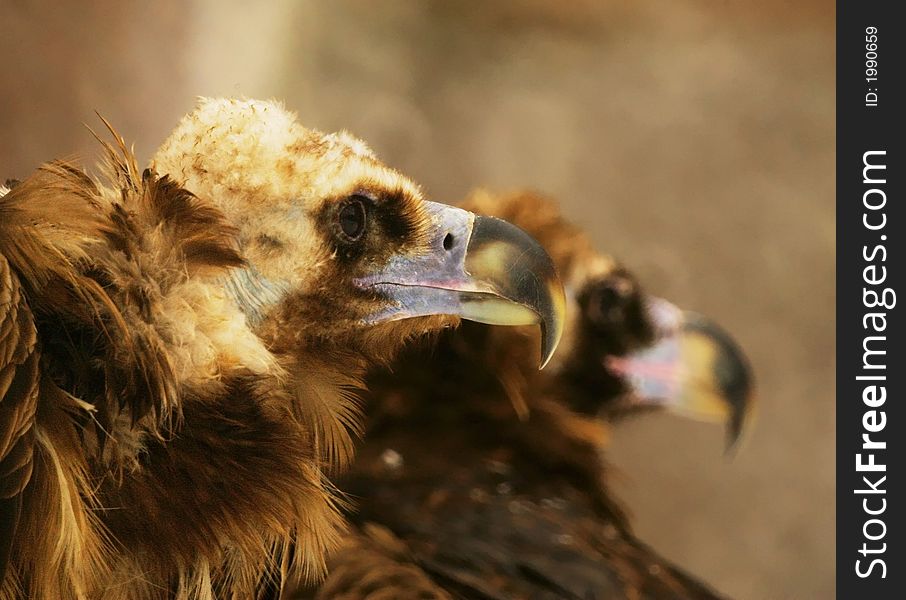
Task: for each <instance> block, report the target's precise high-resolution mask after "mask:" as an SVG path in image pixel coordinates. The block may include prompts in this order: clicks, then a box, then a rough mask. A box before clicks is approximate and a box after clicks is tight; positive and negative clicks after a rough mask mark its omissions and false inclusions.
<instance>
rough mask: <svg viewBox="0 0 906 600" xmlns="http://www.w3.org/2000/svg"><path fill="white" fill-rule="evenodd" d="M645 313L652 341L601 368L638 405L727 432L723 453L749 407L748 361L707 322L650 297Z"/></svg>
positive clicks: (607, 360)
mask: <svg viewBox="0 0 906 600" xmlns="http://www.w3.org/2000/svg"><path fill="white" fill-rule="evenodd" d="M647 310H648V313H649V316H650V318H651V321H652V323H653V324H654V329H655V335H656V338H655V341H654V342H653V343H652V344H651V345H649V346H647V347H645V348H642V349H640V350H637V351H635V352H631V353H629V354H627V355H625V356H620V357H616V356H608V357H606V358H605V360H604V362H605V366H606V367H607V368H608V369H609V370H610V371H611V372H613V373H615V374H617V375H619V376H621V377H623V378H624V379H626V380H627V381H628V382H629V385H630V388H631V390H632V396H633V398H632V399H631V400H630V401H631V403H633V404H635V405H637V406H640V407H646V406H661V407H664V408H667V409H668V410H672V411H674V412H677V413H680V414H683V415H686V416H690V417H692V418H696V419H700V420H704V421H716V422H723V423H725V424H726V427H727V450H730V449H732V448H733V447H734V446H735V445H736V443H737V442H738V440H739V438H740V435H741V434H742V432H743V429H744V428H745V425H746V424H747V422H748V421H749V420H750V415H751V413H752V409H753V407H754V389H753V388H754V386H753V378H752V371H751V367H750V366H749V362H748V359H747V358H746V356H745V354H743V352H742V350H740V348H739V347H738V346H737V345H736V342H734V341H733V339H732V338H731V337H730V336H729V334H727V333H726V332H725V331H724V330H723V329H721V328H720V327H718V326H717V325H716V324H715V323H714V322H713V321H710V320H709V319H707V318H705V317H703V316H701V315H698V314H696V313H691V312H686V311H683V310H680V309H679V308H677V307H676V306H674V305H673V304H670V303H669V302H667V301H666V300H661V299H660V298H650V299H649V300H648V303H647Z"/></svg>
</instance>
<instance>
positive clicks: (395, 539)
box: [309, 192, 754, 600]
mask: <svg viewBox="0 0 906 600" xmlns="http://www.w3.org/2000/svg"><path fill="white" fill-rule="evenodd" d="M465 206H467V207H468V208H469V209H470V210H473V211H475V212H476V213H477V214H486V215H494V216H498V217H501V218H505V219H508V220H510V221H512V222H514V223H518V224H519V225H520V226H521V227H522V228H523V229H525V230H526V231H528V232H530V233H531V234H532V235H533V236H534V237H535V238H536V239H538V240H539V241H540V242H541V243H542V245H543V246H544V247H545V248H546V249H547V250H548V251H549V253H550V254H551V256H552V257H553V258H554V261H555V263H556V265H557V268H558V271H559V272H560V274H561V276H562V278H563V281H564V283H565V286H566V291H567V298H568V299H569V302H568V310H567V315H568V319H567V324H566V327H565V330H564V336H563V341H562V342H561V347H560V351H559V353H558V354H557V355H556V356H555V357H554V359H553V360H552V361H551V363H550V364H549V365H548V368H547V369H546V370H543V371H540V372H539V371H538V370H537V368H535V367H536V365H537V363H538V351H537V345H538V344H537V340H536V334H535V333H534V332H532V331H530V330H526V329H522V328H507V329H503V328H498V329H480V328H475V327H470V326H469V325H468V324H463V326H462V327H461V328H460V329H458V330H456V331H454V332H447V333H445V334H443V335H442V336H441V338H440V340H438V342H437V344H436V346H432V347H428V348H419V347H418V346H416V347H413V348H411V349H410V351H408V352H405V353H404V354H403V355H402V356H401V357H400V360H399V361H398V362H396V363H394V364H393V366H392V367H391V369H390V371H389V372H376V373H375V374H374V375H373V376H372V377H371V378H370V379H369V385H368V388H369V393H368V395H367V398H366V405H365V410H366V415H367V428H366V434H365V438H364V439H365V441H364V444H363V446H362V448H361V451H360V452H359V456H358V458H357V461H356V463H355V464H354V465H353V467H352V469H351V471H350V472H349V474H348V475H346V476H345V477H344V478H343V480H342V481H343V483H341V487H343V488H344V489H348V490H350V492H351V493H352V494H353V495H354V498H355V500H354V504H355V506H356V510H355V511H354V513H353V514H352V515H351V517H350V518H351V520H352V521H353V522H354V523H355V524H356V526H357V527H356V529H355V530H354V533H353V534H352V535H351V536H350V537H349V538H348V539H347V541H346V543H345V545H344V547H343V548H342V549H341V550H340V551H338V552H337V553H336V554H335V555H334V557H333V558H332V560H331V563H330V564H331V569H330V572H329V574H328V578H327V581H326V582H325V583H324V584H323V586H322V587H321V588H320V589H319V590H317V591H316V592H314V591H309V594H311V595H315V596H316V597H318V598H349V599H362V600H364V599H374V598H424V597H456V598H533V599H534V598H583V599H588V598H651V599H653V598H664V599H670V598H716V597H717V595H716V594H715V592H712V591H711V590H710V589H709V588H708V587H707V586H706V585H705V584H703V583H701V582H700V581H698V580H697V579H696V578H695V577H693V576H692V575H690V574H688V573H684V572H683V571H682V570H678V569H677V568H676V567H675V566H673V565H672V564H671V563H670V562H669V561H667V560H665V559H664V558H663V557H661V556H659V555H658V554H657V553H656V552H655V551H653V550H651V548H650V547H648V546H647V545H645V544H644V543H643V542H642V541H640V540H639V539H638V538H637V537H636V536H635V535H634V534H633V532H632V527H631V523H630V519H629V518H628V517H627V514H626V512H625V511H624V509H623V505H622V503H621V501H620V500H619V499H618V497H617V496H616V495H615V492H614V490H613V488H612V485H611V477H612V475H611V473H609V469H608V468H607V466H606V461H605V458H604V455H605V453H606V448H607V444H608V441H609V438H610V436H609V433H608V430H609V426H608V422H610V421H612V420H613V419H614V418H615V417H616V415H618V414H619V415H623V416H625V415H626V414H629V413H633V412H637V411H645V410H651V409H653V408H655V407H663V408H667V409H668V410H674V411H677V412H680V413H681V414H684V415H692V416H694V417H697V418H703V419H707V420H717V421H719V422H720V423H722V424H724V425H725V426H726V427H727V432H728V441H729V443H730V444H732V443H734V442H735V441H736V440H737V438H738V436H739V434H740V432H741V430H742V428H743V425H744V424H746V423H747V421H748V418H749V416H750V415H751V409H752V406H753V394H754V386H753V381H752V373H751V371H750V367H749V365H748V361H747V358H746V357H745V356H744V354H743V353H742V352H741V351H740V349H739V348H738V347H737V346H736V345H735V343H734V342H733V340H732V339H731V338H730V337H729V336H728V335H727V334H726V333H725V332H723V331H722V330H721V329H719V328H718V327H717V325H715V324H714V323H713V322H711V321H709V320H708V319H705V318H704V317H701V316H698V315H692V314H691V313H684V312H682V311H680V310H679V309H676V308H675V307H673V306H672V305H669V304H667V303H666V302H665V301H663V300H655V299H652V298H650V297H648V296H647V294H645V293H644V292H643V291H642V289H641V287H640V286H639V284H638V282H637V280H636V279H635V277H634V276H633V275H632V274H631V273H630V272H629V271H628V270H627V269H626V268H624V267H623V266H621V265H620V264H619V263H618V262H617V261H616V260H614V259H613V258H611V257H609V256H606V255H603V254H600V253H598V252H596V251H595V250H594V249H593V247H592V245H591V244H590V242H589V240H588V239H587V237H586V236H585V235H584V234H583V233H582V232H581V231H580V230H579V229H577V228H576V227H574V226H573V225H571V224H569V223H567V222H566V221H564V220H563V219H562V217H561V216H560V214H559V210H558V208H557V205H556V203H555V202H553V201H551V200H546V199H543V198H541V197H539V196H537V195H534V194H529V193H517V194H510V195H493V194H489V193H486V192H479V193H476V194H473V195H472V197H471V198H470V199H469V200H468V201H467V202H466V203H465ZM616 360H619V368H614V366H613V364H614V361H616ZM677 443H678V444H679V443H682V442H681V441H678V442H677ZM664 501H665V502H669V499H667V498H665V499H664ZM630 512H631V511H630ZM677 518H682V515H679V514H678V515H677Z"/></svg>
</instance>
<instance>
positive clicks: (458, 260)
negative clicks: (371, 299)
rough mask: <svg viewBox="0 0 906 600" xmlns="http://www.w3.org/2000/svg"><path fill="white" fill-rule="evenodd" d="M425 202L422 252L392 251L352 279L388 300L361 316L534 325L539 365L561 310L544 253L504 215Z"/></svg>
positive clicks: (553, 342) (556, 335)
mask: <svg viewBox="0 0 906 600" xmlns="http://www.w3.org/2000/svg"><path fill="white" fill-rule="evenodd" d="M426 205H427V208H428V211H429V213H430V214H431V217H432V229H431V236H430V243H429V246H428V251H427V252H424V253H420V254H417V255H402V254H401V255H397V256H394V257H393V258H392V259H391V260H390V261H389V262H388V263H387V264H386V265H385V266H384V267H383V268H382V269H380V270H379V271H378V272H376V273H373V274H370V275H367V276H365V277H362V278H360V279H359V280H357V282H356V283H357V284H358V285H359V286H360V287H362V288H363V289H370V290H373V291H375V292H377V293H379V294H380V295H382V296H383V297H385V298H387V299H388V300H390V304H389V306H387V307H386V308H384V309H382V310H380V311H378V312H376V313H375V314H372V315H370V316H369V317H368V318H367V319H366V322H368V323H380V322H384V321H395V320H400V319H407V318H411V317H419V316H426V315H442V314H447V315H458V316H460V317H462V318H464V319H469V320H471V321H478V322H481V323H490V324H494V325H531V324H539V325H540V326H541V333H542V336H541V337H542V340H541V345H542V349H541V366H542V367H543V366H544V365H545V364H547V361H548V360H550V357H551V356H552V355H553V353H554V350H555V349H556V347H557V343H558V342H559V341H560V335H561V334H562V332H563V323H564V319H565V311H566V299H565V296H564V292H563V286H562V284H561V283H560V278H559V277H558V276H557V271H556V269H555V267H554V264H553V261H552V260H551V258H550V256H548V254H547V252H545V250H544V249H543V248H542V247H541V246H540V244H538V242H536V241H535V240H534V239H533V238H532V237H531V236H529V235H528V234H527V233H525V232H524V231H523V230H521V229H519V228H518V227H516V226H515V225H511V224H510V223H507V222H506V221H502V220H500V219H495V218H493V217H482V216H476V215H474V214H473V213H470V212H468V211H465V210H462V209H459V208H454V207H452V206H446V205H444V204H438V203H435V202H427V203H426Z"/></svg>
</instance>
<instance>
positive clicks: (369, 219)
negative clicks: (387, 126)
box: [0, 99, 564, 600]
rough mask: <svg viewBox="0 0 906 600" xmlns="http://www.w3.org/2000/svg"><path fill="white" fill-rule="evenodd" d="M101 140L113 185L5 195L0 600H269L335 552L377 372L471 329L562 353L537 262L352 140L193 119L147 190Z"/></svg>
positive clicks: (512, 231)
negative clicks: (513, 334)
mask: <svg viewBox="0 0 906 600" xmlns="http://www.w3.org/2000/svg"><path fill="white" fill-rule="evenodd" d="M110 133H111V134H112V136H113V138H114V142H113V144H105V147H106V151H107V157H106V158H107V163H108V164H107V168H106V180H105V181H104V182H103V183H98V182H96V181H94V180H92V179H91V178H89V177H88V176H87V175H86V174H85V173H84V172H82V171H81V170H79V169H77V168H76V167H74V166H72V165H70V164H69V163H65V162H54V163H48V164H46V165H44V166H42V167H41V168H39V169H38V170H37V171H36V172H35V173H34V174H33V175H31V176H29V177H27V178H25V179H24V180H23V181H22V182H21V183H15V184H13V185H12V186H11V187H6V186H5V188H4V190H3V191H4V194H3V195H2V197H0V531H2V533H3V537H2V538H0V597H3V598H5V599H7V598H8V599H18V598H22V599H26V598H28V599H43V598H60V599H82V598H107V599H139V598H145V599H147V598H179V599H186V600H194V599H205V598H214V597H233V598H272V597H278V596H279V595H280V592H281V590H282V589H283V588H284V586H286V585H289V584H295V583H297V582H298V581H305V580H314V579H317V578H318V577H319V576H320V575H321V574H322V572H323V569H324V558H325V553H326V552H327V551H328V550H329V549H331V548H332V547H333V546H334V545H335V544H336V542H337V540H338V537H339V534H340V530H341V529H342V518H341V516H340V511H339V509H340V505H341V504H342V499H341V498H340V497H339V495H338V492H337V490H336V488H335V487H334V485H333V483H332V481H331V477H332V476H334V475H335V474H336V473H337V472H339V471H340V470H342V469H343V468H344V467H346V466H347V465H348V464H349V462H350V460H351V454H352V447H351V441H350V439H351V436H352V435H353V433H354V432H357V431H359V430H360V428H361V423H360V411H359V408H358V405H357V403H356V400H355V398H354V391H355V390H356V389H357V388H360V387H361V386H362V379H363V378H364V376H365V374H366V371H367V370H368V368H369V367H371V366H373V365H376V364H381V363H385V362H387V361H389V360H391V359H392V358H393V356H394V354H395V353H396V351H398V350H399V349H400V348H401V347H402V346H403V345H404V344H405V343H406V342H407V341H408V340H410V339H414V338H417V337H419V336H422V335H425V334H427V333H430V332H432V331H436V330H438V329H441V328H445V327H450V326H453V325H455V324H456V323H458V321H459V318H460V317H464V318H469V319H473V320H480V321H483V322H492V323H507V324H512V325H516V324H533V323H538V324H540V325H541V329H542V331H543V335H542V339H543V340H544V341H543V344H544V348H543V349H542V356H543V357H544V358H543V360H544V361H546V360H547V359H548V358H549V356H550V354H551V353H552V352H553V350H554V348H555V347H556V345H557V342H558V340H559V337H560V332H561V330H562V319H563V315H562V311H563V308H564V298H563V289H562V286H561V284H560V282H559V279H558V278H557V276H556V272H555V269H554V267H553V264H552V263H551V259H550V257H548V256H547V255H546V254H545V253H544V251H543V250H542V249H541V248H540V247H539V246H538V244H537V242H535V241H534V240H532V239H531V238H530V237H529V236H527V235H526V234H525V233H524V232H522V231H521V230H519V229H517V228H516V227H514V226H512V225H510V224H508V223H506V222H504V221H502V220H500V219H490V218H486V217H480V216H475V215H474V214H472V213H469V212H467V211H465V210H462V209H458V208H453V207H450V206H445V205H441V204H436V203H433V202H429V201H427V200H425V199H424V198H423V196H422V194H421V191H420V190H419V189H418V188H417V187H416V186H415V185H414V184H413V183H412V182H411V181H410V180H408V179H407V178H405V177H404V176H403V175H401V174H400V173H398V172H396V171H393V170H391V169H389V168H387V167H385V166H384V165H383V164H381V163H380V162H379V161H378V160H377V158H376V157H375V156H374V154H373V153H372V152H371V151H370V150H369V149H368V147H367V146H366V145H365V144H364V143H363V142H361V141H360V140H357V139H355V138H353V137H352V136H350V135H348V134H345V133H340V134H323V133H320V132H317V131H314V130H309V129H306V128H304V127H302V126H301V125H300V124H299V123H298V122H297V121H296V120H295V117H294V115H293V114H292V113H290V112H288V111H286V110H285V109H284V108H283V107H282V106H281V105H280V104H278V103H276V102H261V101H248V100H241V101H240V100H228V99H219V100H218V99H214V100H202V101H200V102H199V105H198V107H197V108H196V110H194V111H193V112H192V113H191V114H190V115H188V116H186V117H185V118H184V119H183V120H182V121H181V123H180V124H179V125H178V126H177V128H176V129H175V130H174V132H173V133H172V134H171V136H170V137H169V138H168V139H167V141H166V142H165V143H164V144H163V145H162V146H161V148H160V150H159V151H158V152H157V154H156V155H155V157H154V159H153V161H152V166H153V168H152V169H146V170H144V171H140V170H139V168H138V167H137V164H136V161H135V159H134V157H133V156H132V154H131V153H130V152H129V151H128V150H127V148H126V146H125V142H124V140H123V139H122V138H121V137H119V136H118V135H117V134H115V133H114V132H113V131H112V129H111V132H110ZM158 173H160V174H158ZM177 182H179V183H177ZM183 186H185V187H183Z"/></svg>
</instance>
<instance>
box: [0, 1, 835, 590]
mask: <svg viewBox="0 0 906 600" xmlns="http://www.w3.org/2000/svg"><path fill="white" fill-rule="evenodd" d="M835 21H836V16H835V10H834V3H833V2H831V1H830V0H802V1H800V2H796V3H790V2H787V1H785V0H764V1H762V2H758V3H754V2H713V1H708V0H633V1H631V2H630V1H625V0H614V1H610V2H600V1H597V0H577V1H575V2H568V3H565V2H547V1H541V0H499V1H497V2H474V1H473V2H456V3H451V2H447V1H445V0H424V1H422V2H410V1H409V0H384V1H382V2H379V3H377V2H370V1H369V0H334V1H332V2H319V1H317V0H273V1H271V2H267V3H264V4H262V3H256V4H250V3H247V2H242V1H240V0H185V1H183V0H179V1H177V0H160V1H158V2H153V3H125V2H116V1H114V0H89V1H87V2H80V3H60V2H54V1H52V0H8V1H4V2H0V23H3V33H2V35H0V72H2V73H3V74H4V81H5V82H8V83H9V85H8V86H7V88H8V89H7V90H6V93H4V94H0V137H2V140H3V143H0V175H2V176H3V177H18V178H20V179H21V178H23V177H24V176H25V175H27V174H28V173H30V172H32V171H33V170H34V169H35V168H36V167H37V166H38V165H39V164H40V163H41V162H43V161H45V160H46V159H47V158H49V157H53V156H69V155H70V154H71V153H73V152H78V153H79V154H80V156H81V157H82V161H81V162H83V163H85V164H89V165H90V164H91V161H92V160H93V157H94V156H95V153H96V146H95V145H96V142H95V140H94V139H93V138H92V136H91V135H90V134H89V133H88V132H87V131H86V130H85V129H83V128H80V127H77V126H73V124H76V123H81V122H88V123H93V122H95V118H94V111H95V110H97V111H99V112H100V113H101V114H103V115H105V116H106V117H107V118H108V119H110V121H111V122H112V123H114V124H115V125H116V126H117V127H118V128H119V129H120V130H121V131H122V132H123V133H125V134H126V137H127V138H128V139H129V140H130V141H132V140H135V143H136V146H135V150H136V154H137V156H138V158H139V163H140V164H147V161H148V160H149V159H150V158H151V156H152V155H153V153H154V151H155V149H156V147H157V145H158V143H159V141H160V140H162V139H164V138H165V137H166V136H167V134H168V133H169V132H170V131H171V129H172V128H173V124H174V123H175V122H176V121H177V120H178V119H179V117H181V116H182V115H183V114H185V113H186V112H187V111H189V110H190V109H191V108H192V106H193V104H194V102H195V97H196V96H198V95H205V96H237V95H245V96H249V97H253V98H272V97H273V98H281V99H284V100H285V101H286V103H287V105H288V106H291V107H293V108H294V109H297V110H298V111H299V113H300V115H301V117H302V121H303V122H304V123H306V124H309V125H312V126H315V127H317V128H318V129H321V130H323V131H337V130H340V129H348V130H350V131H352V132H354V133H355V134H356V135H357V136H359V137H361V138H363V139H365V140H367V141H368V142H369V144H370V145H371V146H372V148H374V149H375V151H376V153H377V154H378V155H379V156H381V157H382V158H383V159H384V160H385V161H386V162H387V163H388V164H390V165H392V166H394V167H396V168H398V169H400V170H401V171H403V172H404V173H406V174H408V175H410V176H412V177H413V178H414V179H415V180H416V181H418V182H419V183H421V184H422V185H423V186H424V188H425V190H427V191H428V192H430V197H431V198H432V199H434V200H438V201H441V202H454V201H457V200H459V199H462V198H464V197H465V196H466V195H467V193H468V192H469V191H470V190H471V189H473V188H474V187H475V186H476V185H486V186H489V187H490V188H491V189H502V190H509V189H516V188H517V187H518V188H521V187H529V188H532V189H537V190H541V191H543V192H544V193H546V194H550V195H551V196H553V197H554V198H556V199H557V200H558V202H559V203H560V204H561V206H562V210H563V212H564V214H565V215H566V216H567V217H568V218H569V219H570V220H571V221H573V222H576V223H578V224H580V225H581V227H582V229H583V230H584V231H586V232H587V234H588V235H589V236H590V237H591V238H592V240H593V241H594V243H595V245H596V247H597V248H600V249H604V250H607V251H608V252H610V253H612V254H614V255H617V256H619V257H620V258H621V259H622V260H623V261H624V262H625V264H627V265H630V267H631V270H632V272H633V273H634V274H635V275H636V276H637V277H638V278H639V279H640V280H641V281H643V282H644V283H645V284H646V288H647V290H648V292H649V293H651V294H653V295H656V296H659V297H663V298H669V299H671V300H672V301H674V302H676V304H677V305H679V306H683V307H694V308H695V309H696V310H699V311H701V312H702V313H703V314H706V315H708V316H710V317H712V318H714V319H715V320H716V321H717V322H719V323H721V324H722V325H723V326H725V327H726V329H727V330H728V331H731V332H732V333H733V334H734V337H736V339H738V340H739V342H740V345H741V346H742V347H743V348H745V349H746V352H747V354H748V356H749V357H750V359H751V361H752V364H753V367H754V370H755V372H756V373H757V374H758V389H759V406H760V409H759V418H758V420H757V422H756V423H755V426H754V427H752V429H751V431H750V432H749V435H748V439H747V440H746V444H745V446H744V447H743V448H741V450H742V451H739V452H736V453H735V455H734V456H733V460H727V459H726V457H725V456H724V455H723V453H721V452H718V451H715V450H716V449H717V448H719V447H720V446H721V444H722V438H723V436H724V431H723V430H722V429H721V428H718V427H713V426H709V425H707V424H702V423H699V422H697V421H694V420H691V419H680V418H676V417H675V416H674V415H673V413H671V412H669V411H652V412H649V414H648V416H647V417H646V418H644V419H641V418H640V419H628V420H624V421H623V422H622V423H621V424H620V427H616V428H613V429H612V430H611V434H612V436H613V442H612V443H611V444H610V445H609V448H608V460H609V462H610V464H611V465H612V466H611V473H618V474H619V476H618V477H612V478H611V486H612V487H613V489H614V491H615V492H616V495H617V496H618V497H620V498H621V499H622V500H623V501H624V502H625V504H626V505H627V506H631V507H632V513H633V517H634V518H633V527H634V530H635V531H636V532H637V533H638V534H639V537H641V538H642V539H644V540H645V541H646V542H647V543H649V544H650V545H651V546H653V547H654V548H656V549H657V550H658V552H659V554H661V555H662V556H664V557H666V558H668V559H669V560H671V561H672V562H674V563H676V564H679V565H682V566H683V567H684V568H685V569H687V570H688V571H689V572H691V573H694V574H696V575H697V576H700V577H702V578H703V579H704V580H705V581H707V582H709V583H710V584H713V585H714V587H715V588H716V589H718V590H721V591H722V592H725V593H727V594H728V595H730V596H732V597H738V598H833V597H834V593H835V592H834V579H835V578H834V574H835V571H836V561H835V554H834V553H835V550H834V548H835V544H834V541H835V538H834V535H835V534H834V518H835V512H836V509H835V507H836V504H835V502H836V500H835V492H834V489H835V487H834V486H835V477H836V468H835V466H834V465H833V462H832V461H830V460H828V457H829V456H832V455H833V453H834V448H835V438H834V432H835V430H836V423H835V419H836V412H835V411H834V410H833V398H834V392H835V390H834V375H833V373H834V366H835V360H836V359H835V352H834V336H835V333H834V330H833V328H829V327H827V323H829V322H831V321H832V320H833V319H834V314H835V301H834V293H835V292H834V289H835V287H834V286H835V278H834V245H835V221H834V219H835V216H834V215H835V213H834V203H833V198H834V178H833V173H834V168H835V166H834V165H835V143H834V140H835V133H834V132H835V129H834V128H835V115H836V102H835V97H834V94H835V89H836V76H835V61H834V56H835V49H834V48H835ZM89 41H90V43H89ZM0 183H2V180H0ZM665 498H667V499H669V501H665V500H664V499H665ZM677 515H682V518H677Z"/></svg>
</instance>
